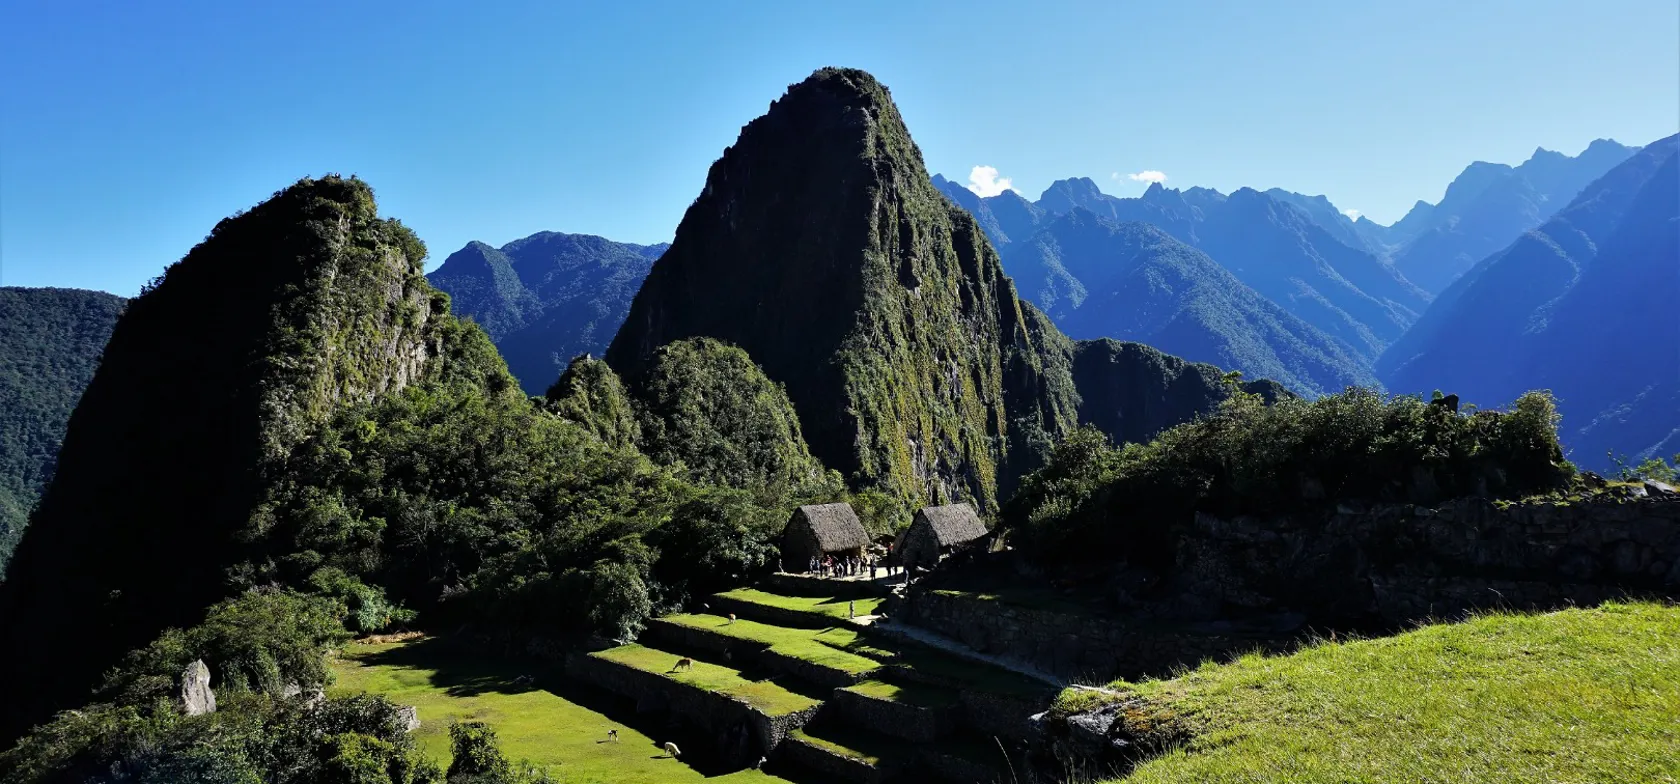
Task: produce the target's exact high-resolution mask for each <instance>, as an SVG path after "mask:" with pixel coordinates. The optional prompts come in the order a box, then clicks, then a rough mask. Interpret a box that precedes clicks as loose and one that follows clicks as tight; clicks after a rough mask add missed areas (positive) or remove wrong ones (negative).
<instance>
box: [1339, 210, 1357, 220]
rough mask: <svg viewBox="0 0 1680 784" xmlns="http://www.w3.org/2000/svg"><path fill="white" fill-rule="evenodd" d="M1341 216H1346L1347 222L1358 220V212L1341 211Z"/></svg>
mask: <svg viewBox="0 0 1680 784" xmlns="http://www.w3.org/2000/svg"><path fill="white" fill-rule="evenodd" d="M1342 214H1343V215H1346V216H1348V220H1359V210H1342Z"/></svg>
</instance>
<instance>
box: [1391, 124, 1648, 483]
mask: <svg viewBox="0 0 1680 784" xmlns="http://www.w3.org/2000/svg"><path fill="white" fill-rule="evenodd" d="M1677 149H1680V142H1677V138H1676V137H1673V136H1670V137H1668V138H1666V139H1662V140H1660V141H1657V142H1654V143H1652V144H1651V145H1650V146H1648V147H1646V148H1644V149H1643V150H1640V151H1639V152H1638V153H1636V154H1635V155H1633V156H1632V157H1631V158H1628V159H1627V160H1626V161H1624V162H1623V163H1621V164H1620V165H1618V166H1616V167H1615V168H1614V169H1612V170H1611V171H1610V172H1609V173H1608V174H1606V175H1605V176H1603V177H1602V178H1599V179H1598V180H1596V181H1595V182H1593V183H1592V184H1590V185H1589V186H1587V188H1586V189H1585V190H1583V191H1582V192H1581V193H1580V194H1579V195H1578V196H1576V197H1575V198H1574V200H1573V201H1571V202H1570V204H1569V205H1568V206H1567V207H1566V208H1564V209H1563V210H1562V211H1560V212H1558V213H1557V214H1556V215H1554V216H1553V217H1552V218H1551V219H1550V220H1548V221H1546V223H1545V224H1543V225H1542V226H1540V227H1539V228H1538V229H1536V230H1534V231H1530V232H1527V233H1525V234H1523V235H1522V236H1521V237H1520V238H1518V239H1517V240H1516V241H1515V242H1512V243H1511V244H1510V245H1509V246H1508V247H1506V248H1505V249H1503V250H1501V251H1500V252H1498V253H1495V254H1493V255H1491V256H1488V257H1487V258H1485V259H1483V260H1481V261H1480V262H1479V263H1477V264H1476V265H1475V266H1474V267H1472V268H1471V269H1470V271H1469V272H1467V273H1466V274H1465V275H1464V276H1463V277H1461V278H1459V279H1458V281H1457V282H1455V283H1454V284H1453V285H1452V286H1450V287H1449V288H1448V289H1447V290H1446V291H1444V292H1442V293H1441V296H1440V298H1439V299H1438V301H1437V302H1436V305H1435V306H1434V307H1433V308H1431V309H1430V311H1429V312H1428V313H1427V314H1426V315H1425V317H1424V318H1423V319H1421V320H1420V321H1419V322H1418V323H1417V325H1416V326H1414V327H1413V329H1412V331H1411V332H1410V333H1408V334H1407V335H1406V336H1404V337H1403V338H1402V339H1401V340H1400V341H1399V342H1397V343H1396V344H1395V345H1394V346H1393V347H1392V348H1390V349H1389V351H1388V353H1386V354H1385V355H1384V356H1383V358H1382V360H1381V361H1380V362H1379V363H1378V365H1377V371H1378V373H1379V375H1380V377H1381V378H1382V380H1383V382H1384V383H1385V384H1386V385H1387V386H1388V388H1389V389H1390V390H1393V391H1396V392H1427V391H1429V390H1430V389H1450V390H1452V391H1454V392H1457V393H1459V394H1461V395H1464V396H1465V397H1466V398H1467V399H1470V400H1494V399H1499V398H1500V396H1501V395H1505V394H1508V393H1510V392H1511V391H1512V390H1519V391H1520V390H1526V389H1551V390H1553V392H1554V393H1555V394H1556V395H1557V396H1558V404H1559V407H1560V409H1561V410H1562V411H1563V414H1564V421H1563V425H1562V428H1561V431H1560V432H1561V435H1562V437H1563V441H1564V443H1565V445H1567V446H1569V447H1571V448H1572V450H1573V451H1572V453H1571V455H1570V456H1571V458H1572V459H1574V460H1577V461H1579V462H1582V463H1583V464H1587V465H1601V464H1603V463H1605V462H1606V457H1605V456H1606V453H1615V454H1617V455H1619V456H1627V457H1629V458H1633V459H1635V460H1637V459H1640V458H1646V457H1653V456H1662V457H1668V456H1670V455H1673V454H1675V453H1680V319H1677V318H1676V316H1675V314H1676V312H1677V310H1680V204H1677V197H1676V192H1677V191H1680V169H1677V161H1676V150H1677Z"/></svg>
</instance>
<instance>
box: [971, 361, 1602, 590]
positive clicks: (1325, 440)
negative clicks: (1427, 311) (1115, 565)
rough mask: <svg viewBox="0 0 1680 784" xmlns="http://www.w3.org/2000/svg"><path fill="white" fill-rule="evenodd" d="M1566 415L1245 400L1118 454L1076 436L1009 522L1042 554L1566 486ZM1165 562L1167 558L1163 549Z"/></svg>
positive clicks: (1526, 400) (1539, 408) (1542, 408)
mask: <svg viewBox="0 0 1680 784" xmlns="http://www.w3.org/2000/svg"><path fill="white" fill-rule="evenodd" d="M1557 423H1558V414H1557V409H1556V407H1555V406H1554V405H1553V403H1552V399H1551V397H1550V396H1549V395H1547V394H1546V393H1543V392H1530V393H1528V394H1525V395H1523V396H1522V397H1521V398H1518V400H1517V401H1516V402H1515V403H1514V404H1513V405H1512V406H1511V408H1510V410H1509V411H1506V412H1495V411H1476V412H1462V413H1461V412H1455V411H1452V410H1451V409H1449V408H1448V407H1447V406H1445V405H1439V404H1431V403H1426V402H1424V401H1423V400H1422V399H1421V398H1419V397H1412V396H1396V397H1384V396H1383V395H1381V394H1379V393H1377V392H1374V391H1371V390H1362V389H1351V390H1349V391H1347V392H1344V393H1342V394H1339V395H1329V396H1326V397H1322V398H1319V399H1318V400H1314V401H1306V400H1300V399H1284V400H1279V401H1278V402H1276V403H1275V404H1273V405H1269V406H1268V405H1264V404H1263V403H1262V401H1261V400H1260V399H1259V397H1258V396H1255V395H1249V394H1238V395H1235V396H1233V397H1232V398H1230V399H1228V400H1227V401H1226V402H1225V403H1224V404H1222V406H1221V407H1220V408H1219V409H1218V410H1217V411H1215V412H1214V413H1212V414H1209V415H1207V416H1203V417H1201V418H1198V419H1196V420H1195V421H1192V422H1189V423H1187V424H1184V425H1180V426H1178V427H1174V428H1172V429H1170V430H1167V431H1165V432H1163V433H1161V434H1160V435H1159V436H1158V437H1157V438H1156V439H1155V440H1154V441H1152V442H1150V443H1148V444H1142V445H1138V444H1129V445H1127V446H1125V447H1124V448H1119V449H1116V448H1114V447H1113V446H1111V445H1109V444H1108V443H1107V441H1106V439H1104V438H1103V437H1102V435H1101V434H1100V433H1097V432H1095V431H1093V430H1091V429H1089V428H1087V429H1084V430H1081V431H1078V432H1076V433H1074V434H1073V435H1071V436H1070V437H1069V438H1068V439H1066V440H1065V441H1064V442H1062V443H1061V444H1059V445H1058V446H1057V447H1056V448H1055V449H1054V450H1053V451H1052V454H1051V457H1050V460H1049V462H1048V463H1047V464H1046V465H1045V467H1044V468H1042V469H1041V470H1039V471H1038V472H1036V473H1034V474H1033V475H1031V476H1029V477H1028V478H1027V479H1026V480H1025V481H1023V483H1022V486H1021V489H1020V490H1019V492H1017V493H1016V495H1015V497H1014V498H1012V499H1011V500H1010V502H1009V503H1008V504H1007V505H1006V506H1005V508H1004V514H1003V520H1004V524H1005V526H1006V527H1007V528H1008V530H1010V531H1012V532H1013V533H1014V534H1015V538H1016V541H1017V542H1018V543H1019V544H1023V545H1025V546H1028V547H1029V548H1033V549H1037V550H1039V551H1040V552H1041V553H1042V554H1045V555H1049V554H1061V555H1067V556H1070V557H1081V556H1086V557H1088V556H1090V555H1092V554H1097V553H1103V552H1112V550H1111V549H1109V548H1123V549H1124V550H1129V551H1133V552H1136V551H1138V550H1140V549H1145V550H1147V549H1149V548H1151V547H1155V546H1164V545H1165V541H1164V540H1163V539H1162V537H1163V536H1165V532H1166V528H1167V525H1169V524H1171V523H1172V522H1173V521H1177V520H1184V519H1187V516H1188V514H1189V513H1190V512H1192V511H1205V512H1211V513H1215V514H1222V515H1233V514H1282V513H1289V512H1294V511H1301V510H1310V509H1316V508H1324V507H1326V506H1328V505H1331V504H1334V503H1335V502H1337V501H1343V500H1363V501H1391V502H1407V501H1409V502H1416V503H1436V502H1439V501H1443V500H1446V499H1450V498H1455V497H1461V496H1467V495H1486V496H1489V497H1494V498H1513V497H1520V496H1524V495H1530V494H1534V493H1539V492H1547V491H1550V490H1554V489H1557V488H1559V487H1562V486H1564V485H1565V484H1566V483H1567V481H1568V479H1569V478H1570V477H1571V476H1572V475H1573V472H1574V468H1573V466H1571V465H1570V464H1569V463H1568V462H1566V461H1565V460H1564V459H1563V451H1562V448H1561V446H1560V445H1559V444H1558V440H1557ZM1157 555H1160V553H1157Z"/></svg>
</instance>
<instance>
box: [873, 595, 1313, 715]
mask: <svg viewBox="0 0 1680 784" xmlns="http://www.w3.org/2000/svg"><path fill="white" fill-rule="evenodd" d="M900 612H901V613H903V615H902V619H903V620H904V621H906V622H908V623H911V624H914V625H916V626H921V627H924V628H927V629H931V630H933V631H936V632H939V633H940V634H943V635H945V636H947V637H952V638H955V639H957V640H960V641H962V643H963V644H964V645H967V646H968V647H970V648H973V649H974V650H977V651H980V652H981V653H986V654H990V655H993V656H1004V657H1007V658H1010V659H1014V660H1016V661H1020V662H1023V663H1026V664H1029V665H1031V666H1033V667H1034V668H1036V669H1038V670H1041V671H1043V672H1046V673H1049V674H1051V675H1055V676H1057V677H1059V678H1065V679H1067V680H1069V681H1088V682H1092V683H1098V682H1105V681H1109V680H1113V679H1114V678H1115V677H1120V676H1133V675H1138V674H1143V673H1154V672H1164V671H1166V670H1170V669H1172V668H1173V667H1174V666H1176V665H1178V664H1180V663H1184V662H1189V663H1194V662H1197V661H1200V660H1201V659H1204V658H1210V657H1215V656H1218V655H1220V654H1223V653H1226V652H1229V651H1233V650H1255V649H1261V648H1271V647H1277V646H1280V645H1281V643H1279V642H1278V641H1276V640H1272V639H1269V638H1256V637H1250V636H1245V635H1238V634H1218V633H1211V634H1210V633H1197V632H1193V631H1188V630H1182V629H1173V628H1168V627H1161V626H1160V625H1159V624H1156V623H1153V622H1150V621H1147V620H1145V621H1139V620H1136V619H1128V618H1102V617H1094V616H1091V615H1079V614H1074V613H1064V612H1056V611H1053V610H1045V609H1038V608H1031V607H1022V606H1017V605H1012V604H1009V603H1008V602H1006V601H998V600H988V599H978V598H974V597H973V596H971V595H968V594H962V593H958V592H950V591H925V590H911V591H910V593H909V594H908V595H907V596H906V597H905V601H904V603H903V606H902V608H901V610H900ZM1017 718H1018V719H1019V720H1020V721H1022V722H1024V721H1025V720H1026V717H1025V716H1024V715H1023V716H1020V717H1017ZM1012 734H1020V733H1019V732H1017V733H1012Z"/></svg>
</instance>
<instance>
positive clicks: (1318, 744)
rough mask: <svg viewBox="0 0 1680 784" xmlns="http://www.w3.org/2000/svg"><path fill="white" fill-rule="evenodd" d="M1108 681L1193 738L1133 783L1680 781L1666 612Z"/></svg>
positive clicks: (1451, 631) (1573, 618) (1389, 642)
mask: <svg viewBox="0 0 1680 784" xmlns="http://www.w3.org/2000/svg"><path fill="white" fill-rule="evenodd" d="M1115 687H1116V688H1121V689H1123V690H1128V691H1132V692H1134V693H1135V694H1137V695H1140V696H1142V697H1144V698H1145V699H1146V700H1148V701H1149V702H1150V703H1151V708H1152V710H1145V711H1140V712H1139V713H1137V714H1135V715H1139V716H1148V715H1149V714H1151V713H1154V714H1155V717H1156V718H1157V719H1158V718H1160V717H1162V716H1165V717H1169V718H1168V721H1173V719H1171V718H1170V717H1173V716H1176V717H1177V721H1179V722H1181V725H1182V726H1184V727H1187V728H1188V729H1189V730H1190V731H1191V738H1192V739H1191V741H1190V742H1189V744H1188V746H1186V747H1184V748H1181V749H1179V750H1176V751H1173V752H1170V753H1168V754H1165V755H1163V756H1161V757H1158V758H1156V759H1153V760H1151V761H1149V762H1146V763H1144V764H1143V765H1141V766H1139V767H1138V768H1137V769H1136V770H1135V771H1133V773H1132V774H1131V775H1130V776H1128V777H1127V778H1126V779H1125V781H1126V782H1127V784H1139V783H1149V782H1248V783H1258V782H1292V783H1300V784H1313V783H1314V782H1323V783H1324V784H1331V783H1332V782H1334V783H1335V784H1344V783H1345V782H1372V783H1374V782H1451V784H1478V783H1480V782H1486V783H1487V784H1494V783H1495V782H1572V783H1575V782H1604V783H1605V784H1611V783H1612V782H1614V783H1616V784H1621V783H1623V782H1680V608H1677V607H1673V606H1662V605H1655V604H1608V605H1605V606H1603V607H1599V608H1595V609H1587V610H1581V609H1577V610H1566V611H1562V612H1555V613H1548V614H1543V615H1514V614H1502V615H1488V616H1483V617H1479V618H1476V619H1474V620H1471V621H1468V622H1465V623H1457V624H1441V625H1436V626H1429V627H1425V628H1422V629H1419V630H1416V631H1412V632H1408V633H1405V634H1401V635H1397V636H1394V637H1387V638H1382V639H1373V640H1363V641H1356V642H1350V643H1341V644H1334V643H1326V644H1320V645H1317V646H1315V647H1312V648H1310V649H1307V650H1303V651H1301V652H1299V653H1295V654H1292V655H1288V656H1273V657H1263V656H1257V655H1256V656H1248V657H1245V658H1243V659H1241V660H1239V661H1237V662H1234V663H1231V664H1226V665H1215V664H1209V665H1204V666H1202V667H1201V668H1199V669H1197V670H1194V671H1191V672H1189V673H1186V674H1185V675H1183V676H1181V677H1178V678H1174V679H1171V680H1165V681H1150V682H1146V683H1142V684H1138V685H1134V686H1128V685H1125V684H1115ZM1070 697H1071V695H1070ZM1080 699H1084V700H1089V699H1090V698H1089V696H1088V695H1086V696H1083V697H1081V698H1080Z"/></svg>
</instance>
